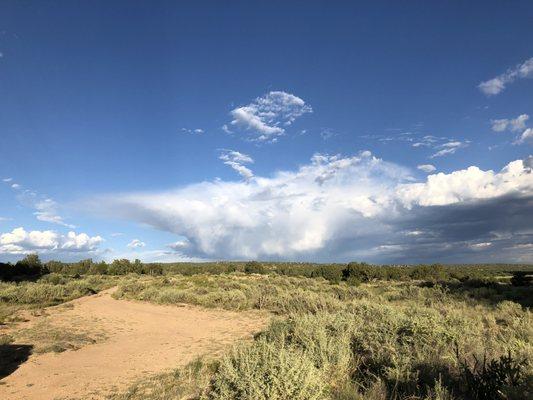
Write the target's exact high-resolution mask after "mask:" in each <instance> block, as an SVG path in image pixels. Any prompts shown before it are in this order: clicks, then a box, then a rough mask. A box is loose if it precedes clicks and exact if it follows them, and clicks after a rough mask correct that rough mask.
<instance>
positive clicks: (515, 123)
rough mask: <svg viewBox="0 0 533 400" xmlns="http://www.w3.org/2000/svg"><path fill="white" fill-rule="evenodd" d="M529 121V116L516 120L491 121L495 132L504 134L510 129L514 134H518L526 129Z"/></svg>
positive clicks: (524, 115) (521, 116) (522, 116)
mask: <svg viewBox="0 0 533 400" xmlns="http://www.w3.org/2000/svg"><path fill="white" fill-rule="evenodd" d="M528 120H529V115H527V114H522V115H519V116H518V117H516V118H514V119H506V118H503V119H493V120H491V121H490V122H491V127H492V130H493V131H494V132H504V131H506V130H507V129H509V130H510V131H512V132H518V131H521V130H523V129H525V128H526V122H527V121H528Z"/></svg>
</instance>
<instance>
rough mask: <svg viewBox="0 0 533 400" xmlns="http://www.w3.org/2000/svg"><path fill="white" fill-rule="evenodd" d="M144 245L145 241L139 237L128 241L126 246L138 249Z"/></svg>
mask: <svg viewBox="0 0 533 400" xmlns="http://www.w3.org/2000/svg"><path fill="white" fill-rule="evenodd" d="M144 246H146V243H144V242H142V241H140V240H139V239H133V240H132V241H131V242H129V243H128V244H127V245H126V247H128V248H130V249H139V248H141V247H144Z"/></svg>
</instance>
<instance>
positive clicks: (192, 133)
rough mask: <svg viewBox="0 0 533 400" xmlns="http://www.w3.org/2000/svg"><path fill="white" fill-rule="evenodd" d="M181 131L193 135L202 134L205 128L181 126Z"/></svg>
mask: <svg viewBox="0 0 533 400" xmlns="http://www.w3.org/2000/svg"><path fill="white" fill-rule="evenodd" d="M181 132H183V133H188V134H191V135H201V134H202V133H204V130H203V129H202V128H195V129H189V128H181Z"/></svg>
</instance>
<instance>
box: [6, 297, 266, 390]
mask: <svg viewBox="0 0 533 400" xmlns="http://www.w3.org/2000/svg"><path fill="white" fill-rule="evenodd" d="M69 304H71V305H68V306H67V307H65V306H57V307H51V308H49V309H47V314H48V316H47V317H37V319H38V318H48V319H49V321H48V322H49V323H52V324H54V325H57V326H61V327H64V329H69V324H72V329H77V327H79V326H80V324H82V325H83V328H84V329H85V330H86V331H87V330H89V331H90V330H91V329H94V331H95V332H97V334H98V335H100V337H105V339H103V341H101V342H98V343H95V344H89V345H85V346H84V347H82V348H81V349H78V350H75V351H72V350H68V351H65V352H62V353H45V354H32V355H29V358H28V360H27V361H25V362H22V363H21V365H19V366H18V368H17V369H16V370H14V372H12V373H11V374H9V375H8V376H6V377H4V378H3V379H2V380H0V383H1V384H0V398H1V399H6V400H7V399H14V400H15V399H28V400H32V399H35V400H37V399H39V400H47V399H61V398H82V399H102V398H105V397H106V394H109V393H111V392H113V391H115V390H121V389H124V388H126V387H128V386H129V384H131V383H132V382H134V381H135V380H137V379H140V378H142V377H143V376H147V375H149V374H154V373H157V372H161V371H164V370H166V369H169V368H173V367H176V366H179V365H183V364H186V363H188V362H189V361H191V360H193V359H194V358H195V357H197V356H199V355H205V354H213V353H218V352H221V351H222V350H224V349H227V347H228V345H231V344H232V343H233V342H235V341H236V340H238V339H241V338H248V337H251V336H252V334H253V333H255V332H258V331H260V330H261V329H262V328H263V327H264V326H265V324H266V322H267V318H266V316H265V315H264V314H258V313H254V312H238V313H237V312H230V311H223V310H206V309H202V308H198V307H192V306H182V307H177V306H162V305H154V304H149V303H144V302H136V301H128V300H115V299H113V298H112V297H111V296H110V291H109V290H108V291H105V292H102V293H100V294H97V295H94V296H89V297H84V298H81V299H77V300H74V301H72V302H70V303H69ZM35 322H36V321H35V320H34V321H30V322H28V324H35ZM102 332H103V334H104V335H102ZM16 345H28V348H29V347H30V346H31V345H32V343H16Z"/></svg>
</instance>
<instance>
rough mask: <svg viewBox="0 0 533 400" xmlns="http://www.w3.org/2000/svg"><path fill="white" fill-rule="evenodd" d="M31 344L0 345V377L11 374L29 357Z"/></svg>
mask: <svg viewBox="0 0 533 400" xmlns="http://www.w3.org/2000/svg"><path fill="white" fill-rule="evenodd" d="M32 350H33V346H31V345H28V344H3V345H0V379H3V378H5V377H6V376H9V375H11V374H12V373H13V372H15V371H16V370H17V368H18V367H19V366H20V365H21V364H23V363H24V362H26V360H27V359H28V358H29V357H30V355H31V352H32Z"/></svg>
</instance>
